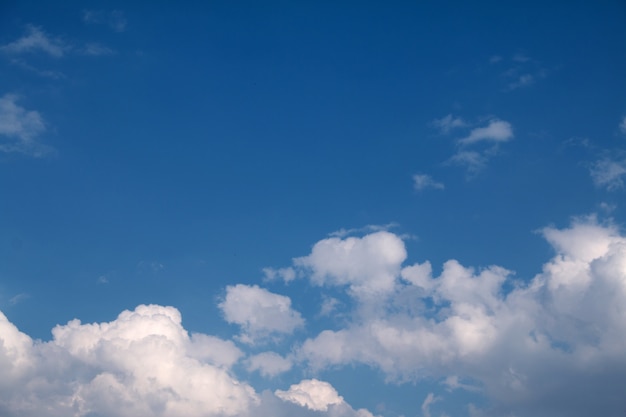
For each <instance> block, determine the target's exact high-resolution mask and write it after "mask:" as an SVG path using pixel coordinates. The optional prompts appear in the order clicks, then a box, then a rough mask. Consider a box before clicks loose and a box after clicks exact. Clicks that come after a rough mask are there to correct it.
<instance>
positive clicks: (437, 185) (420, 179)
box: [413, 174, 446, 191]
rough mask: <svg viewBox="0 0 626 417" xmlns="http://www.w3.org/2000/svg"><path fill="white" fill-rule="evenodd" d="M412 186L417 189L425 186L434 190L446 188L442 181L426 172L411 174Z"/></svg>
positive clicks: (422, 188)
mask: <svg viewBox="0 0 626 417" xmlns="http://www.w3.org/2000/svg"><path fill="white" fill-rule="evenodd" d="M413 186H414V187H415V189H416V190H418V191H421V190H424V189H426V188H434V189H436V190H443V189H444V188H446V187H445V185H444V184H443V183H442V182H439V181H435V180H434V179H433V178H432V177H431V176H430V175H426V174H415V175H413Z"/></svg>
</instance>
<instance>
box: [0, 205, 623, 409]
mask: <svg viewBox="0 0 626 417" xmlns="http://www.w3.org/2000/svg"><path fill="white" fill-rule="evenodd" d="M542 235H543V237H544V238H545V239H546V241H547V242H548V243H549V244H550V245H551V247H552V248H553V250H554V252H555V254H554V256H553V257H552V259H550V260H549V261H548V262H546V263H545V264H544V265H543V268H542V270H541V272H539V273H538V274H537V275H536V276H534V277H533V278H532V279H531V280H528V281H515V280H513V279H512V273H511V272H510V271H508V270H507V269H505V268H503V267H501V266H497V265H492V266H488V267H485V268H481V269H475V268H471V267H467V266H464V265H462V264H461V263H460V262H458V261H457V260H454V259H451V260H448V261H446V262H445V263H444V264H443V267H442V268H441V272H440V273H438V275H435V274H434V273H433V267H432V265H431V264H430V262H428V261H423V262H418V263H413V264H409V265H405V264H404V262H405V261H406V259H407V253H406V248H405V245H404V242H403V241H402V239H401V238H400V237H399V236H397V235H395V234H393V233H391V232H389V231H376V232H373V233H369V234H367V235H365V236H363V237H354V236H351V237H345V238H339V237H330V238H327V239H323V240H321V241H319V242H318V243H316V244H315V245H314V246H313V248H312V250H311V253H310V254H309V255H307V256H303V257H299V258H295V259H294V261H293V265H292V266H291V267H290V268H293V269H294V271H296V272H297V275H298V277H301V278H302V277H304V278H305V279H308V280H309V282H310V283H311V284H313V285H314V286H316V287H328V288H332V289H333V290H334V291H338V290H339V291H345V292H346V294H347V295H348V296H349V297H352V298H353V300H354V304H353V305H352V307H348V308H349V309H350V308H351V309H352V310H348V311H344V315H343V316H342V318H341V320H340V321H338V322H337V323H334V327H333V328H332V329H328V328H326V329H325V330H322V331H320V332H319V333H317V334H313V335H311V336H310V337H307V338H305V339H304V340H300V341H298V340H297V338H296V339H290V340H291V341H292V342H293V344H292V348H291V352H290V353H289V354H288V355H287V356H282V355H279V354H278V353H276V352H272V351H265V352H261V353H256V354H253V355H250V356H247V357H246V353H245V350H244V349H243V348H240V347H238V346H237V345H236V344H235V342H233V341H231V340H224V339H221V338H218V337H215V336H211V335H207V334H189V333H188V332H187V331H186V330H185V329H184V327H183V326H182V320H181V315H180V313H179V312H178V310H176V309H175V308H173V307H163V306H157V305H141V306H139V307H137V308H136V309H135V310H132V311H124V312H122V313H121V314H120V315H119V316H118V317H117V318H116V319H115V320H113V321H111V322H105V323H93V324H83V323H81V322H80V321H78V320H72V321H70V322H69V323H67V324H65V325H59V326H56V327H55V328H54V329H53V331H52V334H53V339H52V340H51V341H49V342H41V341H34V340H32V339H31V338H30V337H28V336H27V335H25V334H23V333H21V332H20V331H19V330H18V329H17V328H16V327H15V326H14V325H13V324H12V323H10V322H9V321H8V320H7V318H6V317H5V316H4V315H1V314H0V375H2V378H0V393H1V394H0V415H3V416H7V417H16V416H25V417H30V416H44V417H55V416H66V415H74V416H79V417H93V416H101V417H112V416H122V417H125V416H128V417H131V416H137V415H141V416H147V417H151V416H163V417H178V416H181V415H185V416H238V417H249V416H255V415H273V416H277V417H280V416H285V417H286V416H290V415H299V416H302V417H306V416H315V415H317V416H334V417H372V414H371V413H370V412H369V411H367V410H354V409H353V408H352V407H351V406H350V405H348V404H347V403H346V402H345V400H344V399H343V398H342V397H341V396H340V395H339V393H338V392H337V391H336V390H335V389H334V388H333V387H332V385H330V384H329V383H327V382H324V381H320V380H317V379H305V380H303V381H300V382H299V383H295V384H292V385H291V386H290V387H289V388H288V389H277V390H275V391H274V392H272V391H264V392H261V393H259V392H257V391H256V390H255V389H254V388H253V387H252V386H251V385H249V384H248V383H246V382H242V380H241V379H239V378H238V377H237V376H236V375H235V373H234V369H241V370H242V371H244V372H245V371H246V370H247V371H248V372H258V373H259V374H260V375H261V376H264V377H268V378H271V377H274V376H276V375H278V374H281V373H284V372H286V371H290V370H293V369H294V367H298V368H300V369H302V368H304V369H303V370H304V371H306V372H309V373H310V372H321V371H322V370H324V369H326V368H329V367H331V368H333V369H336V368H337V367H342V366H346V365H347V366H351V365H353V364H364V365H366V366H370V367H373V368H376V369H378V370H380V371H381V372H382V373H383V374H384V375H385V376H386V378H387V380H388V381H389V382H394V383H403V382H407V381H419V380H422V379H424V378H427V379H429V380H431V381H434V382H439V383H441V385H442V388H445V390H447V391H453V390H465V391H470V392H471V393H472V395H482V396H484V397H485V398H486V399H487V402H486V404H487V405H486V406H485V407H484V408H483V409H479V408H478V407H475V406H471V405H470V406H469V408H468V412H469V413H470V414H471V415H475V416H478V415H484V416H499V415H514V416H517V417H527V416H528V417H529V416H539V417H542V416H546V417H547V416H551V417H560V416H568V417H578V416H580V417H582V416H587V415H604V416H618V415H620V413H621V412H622V411H623V410H624V408H625V407H626V400H625V399H624V396H623V387H624V386H626V356H624V352H625V351H626V339H625V338H624V334H626V308H625V307H624V306H626V237H625V236H623V235H622V233H621V232H620V230H619V229H618V228H617V227H616V226H614V225H612V224H609V223H605V224H601V223H599V222H598V221H597V219H596V218H594V217H586V218H578V219H575V220H574V221H573V222H572V224H571V225H570V226H569V227H567V228H563V229H558V228H555V227H547V228H545V229H543V230H542ZM219 306H220V308H221V309H222V312H223V314H224V318H225V319H226V320H227V321H229V322H231V323H236V324H238V325H239V326H241V328H242V333H241V335H240V336H239V337H237V338H235V340H236V341H241V342H245V343H244V345H243V346H245V348H246V349H248V348H250V347H252V348H254V347H255V346H251V345H250V344H254V343H259V342H262V341H264V340H267V338H268V337H271V336H273V335H283V336H286V335H288V334H290V333H291V332H293V331H294V330H295V329H296V328H297V327H299V326H302V325H303V323H304V320H303V319H302V317H301V316H300V314H299V313H297V312H296V311H295V310H293V309H292V307H291V301H290V299H289V298H288V297H286V296H282V295H278V294H274V293H272V292H269V291H268V290H265V289H262V288H260V287H258V286H248V285H235V286H230V287H227V289H226V295H225V297H224V299H223V300H222V302H221V303H220V305H219ZM327 320H328V318H325V319H324V321H325V322H327ZM294 336H296V335H294ZM237 364H242V365H243V367H241V366H236V365H237ZM242 368H243V369H242ZM445 390H442V391H440V392H438V393H437V395H435V394H434V393H430V394H428V395H427V396H426V398H425V399H424V401H423V403H422V413H423V414H424V415H425V416H427V415H436V414H435V412H434V411H433V408H439V407H443V406H444V405H445V403H446V397H447V394H446V393H445Z"/></svg>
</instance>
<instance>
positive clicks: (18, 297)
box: [9, 293, 30, 306]
mask: <svg viewBox="0 0 626 417" xmlns="http://www.w3.org/2000/svg"><path fill="white" fill-rule="evenodd" d="M28 298H30V295H29V294H26V293H20V294H17V295H15V296H13V297H11V299H10V300H9V303H10V304H11V305H12V306H14V305H16V304H19V303H21V302H22V301H24V300H26V299H28Z"/></svg>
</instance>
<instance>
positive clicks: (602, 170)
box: [590, 158, 626, 191]
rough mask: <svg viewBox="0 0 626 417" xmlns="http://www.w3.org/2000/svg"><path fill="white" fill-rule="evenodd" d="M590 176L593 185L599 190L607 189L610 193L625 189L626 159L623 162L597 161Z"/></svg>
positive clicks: (608, 159)
mask: <svg viewBox="0 0 626 417" xmlns="http://www.w3.org/2000/svg"><path fill="white" fill-rule="evenodd" d="M590 174H591V179H592V180H593V183H594V184H595V186H596V187H598V188H606V189H607V190H609V191H616V190H619V189H621V188H624V177H626V158H624V159H622V160H620V159H610V158H604V159H601V160H599V161H596V162H595V163H594V164H593V165H592V166H591V169H590Z"/></svg>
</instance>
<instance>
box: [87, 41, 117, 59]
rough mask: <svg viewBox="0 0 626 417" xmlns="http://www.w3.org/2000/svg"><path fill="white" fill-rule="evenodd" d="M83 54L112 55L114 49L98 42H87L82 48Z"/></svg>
mask: <svg viewBox="0 0 626 417" xmlns="http://www.w3.org/2000/svg"><path fill="white" fill-rule="evenodd" d="M82 52H83V54H85V55H91V56H102V55H113V54H114V53H115V51H114V50H113V49H111V48H109V47H106V46H104V45H100V44H98V43H88V44H87V45H85V48H84V49H83V50H82Z"/></svg>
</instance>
